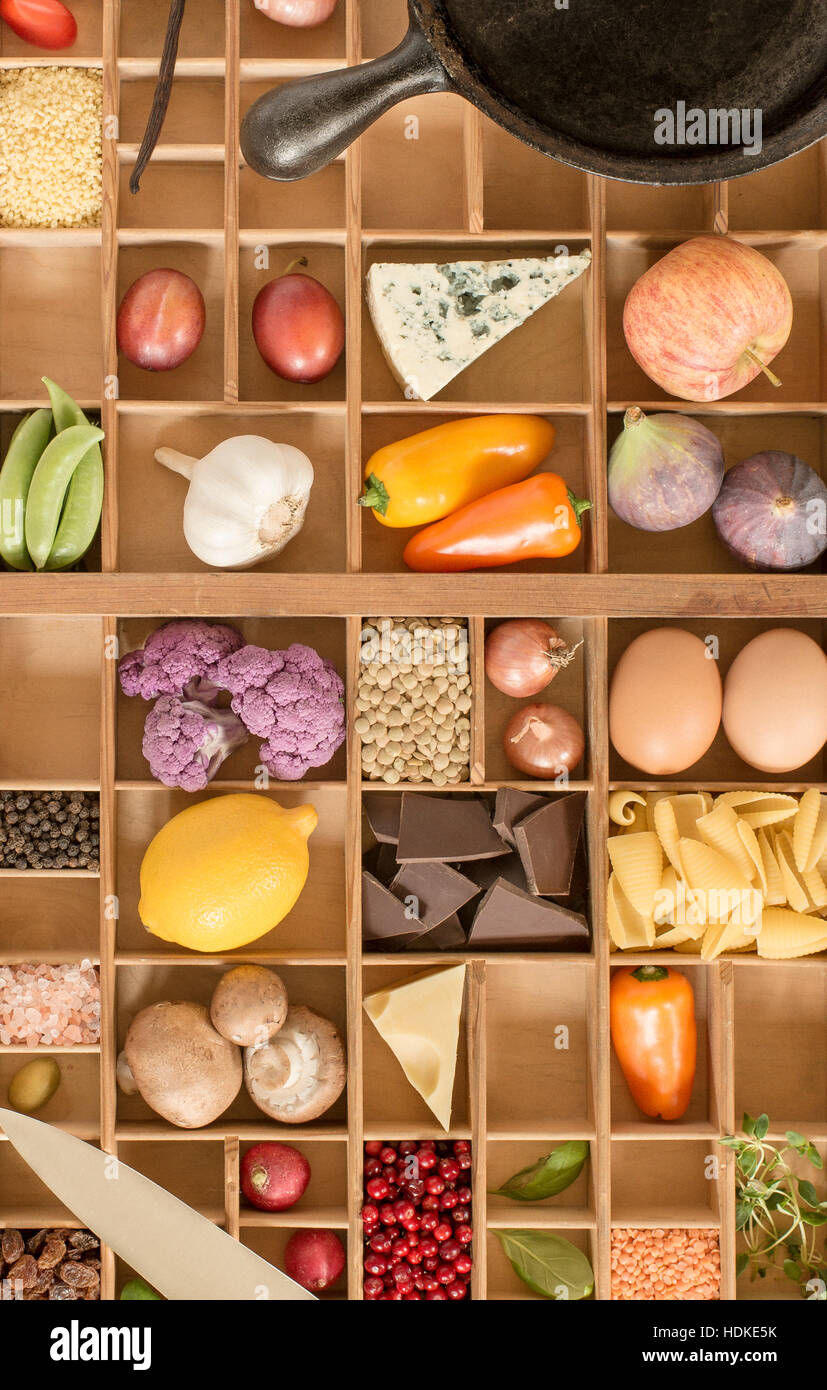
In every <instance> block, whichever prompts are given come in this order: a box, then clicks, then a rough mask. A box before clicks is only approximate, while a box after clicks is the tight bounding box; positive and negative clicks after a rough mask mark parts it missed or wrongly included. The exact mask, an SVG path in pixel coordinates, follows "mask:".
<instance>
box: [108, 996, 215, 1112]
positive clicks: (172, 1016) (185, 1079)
mask: <svg viewBox="0 0 827 1390" xmlns="http://www.w3.org/2000/svg"><path fill="white" fill-rule="evenodd" d="M124 1051H125V1053H126V1061H127V1063H128V1065H129V1068H130V1070H131V1072H132V1075H133V1076H134V1078H135V1084H136V1086H137V1087H138V1090H139V1091H140V1093H141V1095H142V1096H143V1098H144V1100H145V1101H146V1103H147V1105H149V1106H150V1107H151V1108H152V1109H153V1110H154V1111H155V1112H156V1113H157V1114H158V1115H161V1116H162V1117H163V1118H164V1119H165V1120H169V1122H170V1124H173V1125H177V1126H178V1128H179V1129H200V1127H201V1126H202V1125H208V1124H210V1123H211V1121H212V1120H215V1119H217V1118H218V1116H219V1115H221V1114H222V1113H223V1112H224V1111H225V1110H226V1109H227V1106H228V1105H230V1104H232V1102H233V1101H234V1100H235V1097H236V1096H237V1095H238V1092H239V1090H240V1088H241V1076H242V1068H241V1053H240V1052H239V1050H238V1048H237V1047H235V1046H234V1045H233V1044H232V1043H231V1042H228V1041H227V1039H226V1038H222V1036H221V1034H220V1033H218V1032H216V1030H215V1028H213V1026H212V1024H211V1023H210V1016H209V1014H208V1012H207V1010H206V1009H205V1008H204V1006H203V1004H193V1003H187V1002H182V1001H179V1002H176V1003H164V1004H150V1005H149V1007H148V1008H146V1009H142V1010H141V1012H140V1013H139V1014H136V1015H135V1017H134V1018H133V1020H132V1022H131V1024H130V1025H129V1032H128V1033H127V1035H126V1044H125V1047H124Z"/></svg>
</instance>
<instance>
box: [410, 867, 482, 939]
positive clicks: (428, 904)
mask: <svg viewBox="0 0 827 1390" xmlns="http://www.w3.org/2000/svg"><path fill="white" fill-rule="evenodd" d="M390 890H391V892H392V893H395V894H396V896H397V898H399V899H400V900H401V901H402V902H407V906H408V909H409V911H412V912H415V913H416V916H417V917H418V918H419V920H420V922H422V924H423V926H425V927H427V928H429V929H430V928H431V927H436V926H438V925H439V923H440V922H444V921H446V919H447V918H448V917H453V916H454V915H455V913H457V912H459V909H460V908H461V907H464V906H465V904H466V903H467V902H470V900H471V898H475V897H477V896H478V894H479V892H480V887H479V885H478V884H477V883H474V882H472V880H471V879H470V878H466V877H465V876H464V875H463V874H460V873H457V871H456V869H452V868H451V867H450V865H448V864H440V863H436V862H435V861H433V860H431V861H429V862H428V863H422V864H419V863H412V864H403V865H402V866H401V867H400V869H399V871H398V873H397V874H396V877H395V878H394V879H393V881H392V882H391V884H390ZM411 900H413V901H411Z"/></svg>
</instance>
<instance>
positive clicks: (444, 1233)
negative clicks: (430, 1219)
mask: <svg viewBox="0 0 827 1390" xmlns="http://www.w3.org/2000/svg"><path fill="white" fill-rule="evenodd" d="M452 1235H454V1228H453V1227H452V1226H449V1225H448V1222H447V1221H440V1223H439V1225H438V1226H434V1229H433V1237H434V1240H436V1241H438V1242H439V1244H440V1245H441V1244H442V1242H443V1241H444V1240H450V1239H451V1236H452Z"/></svg>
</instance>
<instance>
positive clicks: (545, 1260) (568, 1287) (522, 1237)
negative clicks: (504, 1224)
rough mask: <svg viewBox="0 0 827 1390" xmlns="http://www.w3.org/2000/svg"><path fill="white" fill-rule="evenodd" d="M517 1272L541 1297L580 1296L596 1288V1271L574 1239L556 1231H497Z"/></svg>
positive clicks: (573, 1297) (564, 1298) (588, 1293)
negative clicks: (573, 1241)
mask: <svg viewBox="0 0 827 1390" xmlns="http://www.w3.org/2000/svg"><path fill="white" fill-rule="evenodd" d="M494 1234H495V1236H497V1237H498V1239H499V1240H500V1243H501V1244H502V1247H503V1250H504V1251H505V1254H506V1256H507V1257H508V1259H509V1260H510V1261H511V1265H512V1268H513V1270H514V1273H515V1274H517V1275H518V1276H519V1277H520V1279H522V1281H523V1283H524V1284H527V1285H528V1287H529V1288H530V1289H531V1290H532V1291H533V1292H534V1293H537V1294H539V1295H540V1297H541V1298H553V1299H563V1300H566V1299H572V1300H575V1299H580V1298H588V1297H589V1295H590V1294H592V1293H593V1292H594V1272H593V1270H592V1267H591V1265H590V1264H589V1261H588V1260H587V1258H586V1256H585V1255H584V1254H583V1252H582V1250H578V1249H577V1247H576V1246H575V1245H572V1243H571V1241H569V1240H564V1239H563V1237H562V1236H558V1235H555V1234H554V1232H553V1231H495V1232H494Z"/></svg>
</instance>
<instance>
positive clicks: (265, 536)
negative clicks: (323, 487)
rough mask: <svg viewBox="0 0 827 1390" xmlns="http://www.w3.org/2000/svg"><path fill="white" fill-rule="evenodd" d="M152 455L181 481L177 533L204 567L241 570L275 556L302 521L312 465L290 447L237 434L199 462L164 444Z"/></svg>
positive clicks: (311, 482) (305, 509)
mask: <svg viewBox="0 0 827 1390" xmlns="http://www.w3.org/2000/svg"><path fill="white" fill-rule="evenodd" d="M155 458H156V460H157V462H158V463H162V464H163V465H164V467H165V468H171V469H172V470H173V472H175V473H181V474H182V475H183V476H184V477H185V478H188V479H189V483H190V486H189V491H188V493H187V496H186V500H185V502H184V536H185V539H186V542H187V545H188V546H189V548H190V550H191V551H192V553H193V555H197V556H198V559H199V560H203V562H204V564H205V565H209V566H210V568H211V569H248V568H249V567H250V565H257V564H259V563H260V562H261V561H262V560H266V559H267V558H268V557H269V556H270V555H278V554H279V552H280V551H282V550H283V549H284V547H285V546H286V545H287V542H288V541H290V540H292V538H293V536H295V535H297V534H298V532H299V531H300V530H301V528H302V526H303V524H304V516H305V512H306V511H307V503H308V500H309V498H310V489H311V487H312V486H313V465H312V463H311V462H310V459H309V458H308V457H307V455H306V454H303V453H302V452H301V450H300V449H295V448H294V447H293V445H292V444H274V443H273V441H272V440H271V439H264V438H262V437H261V435H258V434H238V435H235V437H234V438H232V439H225V440H224V441H223V443H221V444H217V445H216V447H215V448H214V449H211V450H210V452H209V453H208V454H205V455H204V457H203V458H200V459H198V458H190V457H189V455H187V454H181V453H179V452H178V450H177V449H166V448H163V449H156V451H155Z"/></svg>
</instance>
